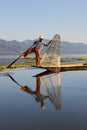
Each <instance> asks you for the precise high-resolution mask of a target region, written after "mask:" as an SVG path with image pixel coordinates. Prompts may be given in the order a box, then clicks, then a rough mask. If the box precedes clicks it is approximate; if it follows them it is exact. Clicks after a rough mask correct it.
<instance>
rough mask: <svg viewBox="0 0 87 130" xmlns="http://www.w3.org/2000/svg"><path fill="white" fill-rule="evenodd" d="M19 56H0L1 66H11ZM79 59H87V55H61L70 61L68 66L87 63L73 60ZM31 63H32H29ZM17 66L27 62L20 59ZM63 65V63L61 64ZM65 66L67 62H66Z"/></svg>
mask: <svg viewBox="0 0 87 130" xmlns="http://www.w3.org/2000/svg"><path fill="white" fill-rule="evenodd" d="M29 56H30V57H32V56H33V57H35V55H34V54H33V55H32V54H31V55H28V56H27V57H29ZM18 57H19V55H0V65H9V64H11V63H12V62H13V61H14V60H15V59H16V58H18ZM79 57H87V54H61V58H63V59H66V60H68V62H67V64H69V63H70V64H71V63H85V62H86V63H87V61H78V60H72V58H79ZM28 62H30V61H28ZM15 63H16V64H23V63H25V60H24V59H23V57H22V58H20V59H19V60H18V61H16V62H15ZM61 64H63V62H62V63H61ZM64 64H65V62H64Z"/></svg>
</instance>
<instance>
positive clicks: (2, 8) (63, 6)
mask: <svg viewBox="0 0 87 130" xmlns="http://www.w3.org/2000/svg"><path fill="white" fill-rule="evenodd" d="M55 34H60V36H61V40H62V41H69V42H76V43H77V42H83V43H87V0H0V39H4V40H18V41H24V40H26V39H31V40H32V39H36V38H38V37H39V36H40V35H42V36H44V38H45V39H52V37H53V36H54V35H55Z"/></svg>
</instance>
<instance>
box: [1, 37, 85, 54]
mask: <svg viewBox="0 0 87 130" xmlns="http://www.w3.org/2000/svg"><path fill="white" fill-rule="evenodd" d="M34 41H35V40H25V41H22V42H19V41H16V40H12V41H6V40H3V39H0V55H17V54H20V53H21V52H23V51H25V50H27V49H28V48H29V47H30V46H31V45H32V44H33V42H34ZM45 41H46V42H48V41H49V40H48V39H45ZM61 46H62V54H87V44H86V43H71V42H67V41H62V42H61ZM45 49H46V48H45ZM45 49H44V50H43V51H42V53H44V51H45Z"/></svg>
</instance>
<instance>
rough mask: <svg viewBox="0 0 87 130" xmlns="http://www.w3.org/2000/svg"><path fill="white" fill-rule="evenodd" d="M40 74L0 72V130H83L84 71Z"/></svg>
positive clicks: (86, 106) (86, 111)
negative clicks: (42, 104)
mask: <svg viewBox="0 0 87 130" xmlns="http://www.w3.org/2000/svg"><path fill="white" fill-rule="evenodd" d="M43 71H45V70H42V69H36V68H30V69H16V70H5V71H2V72H0V130H48V129H49V130H53V129H55V130H58V129H59V130H65V129H66V130H87V71H71V72H61V73H56V74H55V73H53V74H47V75H44V76H38V77H34V75H37V74H39V73H42V72H43ZM8 74H9V75H10V77H9V75H8ZM24 86H27V87H24ZM24 88H27V89H28V90H27V89H24ZM37 90H38V92H37V94H36V93H35V92H36V91H37ZM31 91H32V94H31ZM40 92H41V95H42V96H40V95H39V93H40ZM37 99H38V100H37ZM42 99H44V107H42V106H41V101H42Z"/></svg>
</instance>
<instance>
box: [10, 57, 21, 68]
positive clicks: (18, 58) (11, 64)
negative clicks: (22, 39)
mask: <svg viewBox="0 0 87 130" xmlns="http://www.w3.org/2000/svg"><path fill="white" fill-rule="evenodd" d="M20 58H21V56H19V57H18V58H17V59H15V60H14V61H13V62H12V63H11V64H10V65H8V66H7V68H10V66H11V65H12V64H14V63H15V62H16V61H17V60H18V59H20Z"/></svg>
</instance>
